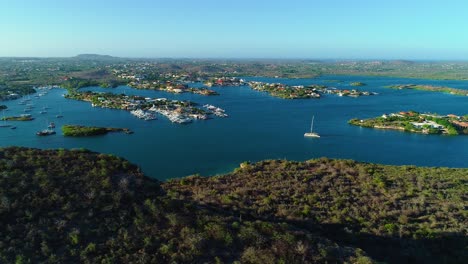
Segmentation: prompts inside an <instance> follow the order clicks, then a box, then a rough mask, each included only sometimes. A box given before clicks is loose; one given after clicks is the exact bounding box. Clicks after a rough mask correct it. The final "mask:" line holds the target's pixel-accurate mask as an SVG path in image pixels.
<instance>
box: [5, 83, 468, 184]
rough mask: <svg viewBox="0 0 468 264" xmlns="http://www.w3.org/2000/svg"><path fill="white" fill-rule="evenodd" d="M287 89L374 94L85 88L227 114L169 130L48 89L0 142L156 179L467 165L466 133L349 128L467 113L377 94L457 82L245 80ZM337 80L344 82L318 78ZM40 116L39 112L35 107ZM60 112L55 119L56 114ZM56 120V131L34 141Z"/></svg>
mask: <svg viewBox="0 0 468 264" xmlns="http://www.w3.org/2000/svg"><path fill="white" fill-rule="evenodd" d="M247 79H249V80H259V81H267V82H282V83H286V84H290V85H307V84H313V83H318V84H326V85H328V86H334V87H337V88H344V87H346V88H355V87H350V86H349V83H350V82H353V81H361V82H364V83H367V84H368V85H367V86H364V87H357V88H358V89H360V90H368V91H374V92H378V93H379V95H377V96H364V97H359V98H350V97H339V96H335V95H326V96H324V97H323V98H321V99H318V100H317V99H305V100H283V99H278V98H274V97H271V96H269V95H267V94H266V93H262V92H257V91H253V90H251V89H250V88H249V87H247V86H244V87H213V89H214V90H216V91H218V92H219V93H220V94H221V95H220V96H212V97H206V96H201V95H193V94H182V95H174V94H170V93H165V92H159V91H148V90H134V89H131V88H129V87H126V86H122V87H118V88H115V89H102V88H97V87H94V88H88V89H91V90H96V91H110V92H115V93H126V94H129V95H130V94H135V95H143V96H149V97H166V98H172V99H179V100H192V101H195V102H198V103H200V104H201V105H203V104H206V103H209V104H213V105H216V106H219V107H221V108H224V109H226V112H227V113H228V114H229V117H228V118H224V119H223V118H216V117H215V118H213V119H211V120H206V121H195V122H193V123H191V124H189V125H180V124H173V123H171V122H170V121H169V120H167V119H166V118H165V117H163V116H158V120H154V121H142V120H140V119H137V118H136V117H134V116H132V115H130V113H129V112H126V111H123V110H111V109H102V108H93V107H91V105H90V103H87V102H79V101H74V100H68V99H65V98H63V97H62V95H63V94H65V93H66V91H65V90H62V89H53V90H51V91H50V92H49V93H48V94H47V95H45V96H43V97H40V98H34V97H31V98H32V102H33V103H34V104H35V108H34V109H33V111H32V112H31V114H33V116H34V117H35V118H36V119H35V120H34V121H31V122H10V123H12V124H14V125H16V126H17V127H18V128H17V129H16V130H12V129H9V128H1V129H0V145H1V146H12V145H18V146H26V147H36V148H44V149H47V148H87V149H91V150H93V151H98V152H103V153H112V154H115V155H118V156H121V157H124V158H126V159H128V160H130V161H132V162H134V163H136V164H138V165H139V166H141V167H142V169H143V171H144V172H145V173H146V174H147V175H149V176H151V177H155V178H157V179H160V180H164V179H168V178H174V177H182V176H186V175H190V174H195V173H200V174H201V175H214V174H219V173H224V172H228V171H230V170H232V169H233V168H235V167H237V166H238V165H239V163H241V162H243V161H246V160H249V161H258V160H262V159H278V158H280V159H284V158H285V159H292V160H307V159H311V158H317V157H324V156H325V157H330V158H345V159H355V160H359V161H366V162H376V163H384V164H414V165H422V166H448V167H468V136H440V135H420V134H411V133H405V132H399V131H389V130H374V129H368V128H360V127H355V126H351V125H348V123H347V121H348V120H349V119H351V118H354V117H358V118H369V117H375V116H380V115H382V114H383V113H391V112H398V111H402V110H404V111H407V110H416V111H420V112H437V113H440V114H449V113H454V114H459V115H462V114H468V97H463V96H453V95H448V94H442V93H432V92H425V91H409V90H393V89H387V88H383V86H385V85H391V84H407V83H416V84H417V83H421V84H433V85H444V86H450V87H456V88H463V89H467V87H468V82H464V81H430V80H414V79H401V78H380V77H379V78H374V77H350V76H326V77H321V78H318V79H268V78H247ZM326 80H342V81H343V82H341V83H337V82H327V81H326ZM2 103H4V104H6V105H7V106H8V107H9V110H8V111H6V112H5V115H7V116H8V115H19V114H21V113H23V110H24V107H25V106H24V105H19V104H18V103H19V100H15V101H7V102H2ZM45 106H47V107H50V109H49V110H47V111H48V112H47V114H39V111H41V109H42V107H45ZM60 111H61V112H62V114H63V116H64V117H63V118H61V119H57V118H56V115H57V114H59V112H60ZM312 115H315V124H314V130H315V131H316V132H318V133H319V134H320V135H321V138H319V139H314V138H304V136H303V134H304V132H307V131H308V129H309V127H310V120H311V117H312ZM47 122H55V123H56V125H57V134H56V135H53V136H47V137H39V136H36V134H35V133H36V132H37V131H38V130H42V129H44V128H46V124H47ZM63 124H81V125H94V126H110V127H127V128H130V129H131V130H133V131H134V132H135V134H133V135H126V134H121V133H111V134H108V135H105V136H96V137H87V138H70V137H63V136H62V133H61V130H60V127H61V126H62V125H63Z"/></svg>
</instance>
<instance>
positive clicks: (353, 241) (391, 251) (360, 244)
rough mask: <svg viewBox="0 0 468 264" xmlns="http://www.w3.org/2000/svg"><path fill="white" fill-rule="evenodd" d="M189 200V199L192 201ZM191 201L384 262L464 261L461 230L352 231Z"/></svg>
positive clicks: (467, 253) (464, 241)
mask: <svg viewBox="0 0 468 264" xmlns="http://www.w3.org/2000/svg"><path fill="white" fill-rule="evenodd" d="M192 202H193V201H192ZM195 204H196V205H197V206H198V207H200V208H204V209H207V210H210V211H213V212H216V213H218V214H222V215H225V216H231V217H234V218H238V219H239V221H242V220H249V221H255V220H262V221H269V222H275V223H287V224H289V225H291V226H293V227H295V228H297V229H300V230H305V231H308V232H310V233H313V234H317V235H320V236H322V237H326V238H328V239H330V240H332V241H334V242H336V243H338V244H339V245H341V246H351V247H355V248H360V249H362V250H364V251H365V252H366V253H367V254H368V255H369V256H370V257H372V258H373V259H375V260H377V261H382V262H386V263H398V264H401V263H425V264H426V263H437V264H439V263H466V260H467V259H468V250H467V247H468V239H467V237H466V236H465V235H464V234H461V233H438V234H434V235H433V236H432V237H433V238H418V239H415V238H412V237H402V238H400V237H396V236H393V237H390V236H377V235H372V234H360V233H354V232H353V231H351V230H353V229H357V227H356V226H355V227H353V226H349V225H343V224H323V223H322V224H321V223H318V222H314V221H312V220H289V219H281V218H274V217H264V216H258V215H257V214H256V213H254V212H249V210H242V209H241V210H235V211H233V210H231V209H229V208H226V207H224V208H223V207H219V206H216V205H213V204H209V205H207V204H200V203H196V202H195Z"/></svg>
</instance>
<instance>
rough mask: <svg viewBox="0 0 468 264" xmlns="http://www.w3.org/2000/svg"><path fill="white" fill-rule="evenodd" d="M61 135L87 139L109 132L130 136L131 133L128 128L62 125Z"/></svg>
mask: <svg viewBox="0 0 468 264" xmlns="http://www.w3.org/2000/svg"><path fill="white" fill-rule="evenodd" d="M62 132H63V135H64V136H66V137H89V136H98V135H105V134H107V133H109V132H123V133H125V134H132V133H133V132H132V131H131V130H130V129H128V128H114V127H93V126H80V125H64V126H62Z"/></svg>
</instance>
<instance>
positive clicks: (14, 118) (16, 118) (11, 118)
mask: <svg viewBox="0 0 468 264" xmlns="http://www.w3.org/2000/svg"><path fill="white" fill-rule="evenodd" d="M1 120H2V121H32V120H34V118H33V117H32V116H31V115H29V114H23V115H20V116H5V117H2V119H1Z"/></svg>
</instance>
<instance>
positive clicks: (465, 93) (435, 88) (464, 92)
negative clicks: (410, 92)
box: [385, 84, 468, 96]
mask: <svg viewBox="0 0 468 264" xmlns="http://www.w3.org/2000/svg"><path fill="white" fill-rule="evenodd" d="M385 87H386V88H392V89H399V90H403V89H414V90H421V91H429V92H441V93H449V94H454V95H462V96H468V90H463V89H456V88H450V87H446V86H434V85H420V84H396V85H390V86H385Z"/></svg>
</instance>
